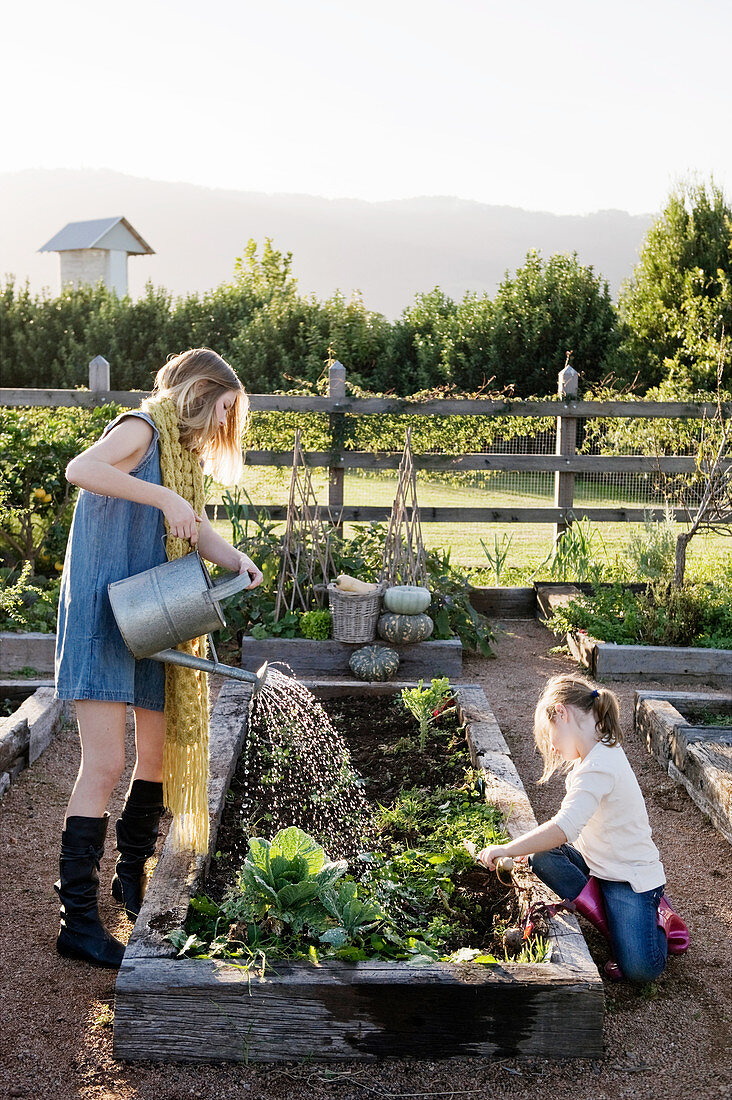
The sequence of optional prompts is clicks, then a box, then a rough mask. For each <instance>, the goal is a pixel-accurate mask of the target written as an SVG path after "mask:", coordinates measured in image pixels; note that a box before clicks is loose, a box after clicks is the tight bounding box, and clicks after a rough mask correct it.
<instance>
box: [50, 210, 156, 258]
mask: <svg viewBox="0 0 732 1100" xmlns="http://www.w3.org/2000/svg"><path fill="white" fill-rule="evenodd" d="M81 248H105V249H109V250H114V251H119V252H133V253H137V254H138V255H145V256H154V255H155V250H154V249H152V248H151V247H150V245H149V244H148V243H147V241H144V240H143V239H142V237H141V236H140V234H139V233H138V232H137V230H136V229H133V228H132V226H131V225H130V223H129V222H128V221H127V218H97V219H96V220H94V221H90V222H69V224H68V225H65V226H64V227H63V229H61V230H60V231H59V232H58V233H57V234H56V235H55V237H51V240H50V241H46V243H45V244H44V245H43V247H42V248H39V249H38V251H39V252H70V251H72V250H77V249H81Z"/></svg>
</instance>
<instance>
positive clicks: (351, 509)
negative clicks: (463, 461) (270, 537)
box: [206, 502, 686, 524]
mask: <svg viewBox="0 0 732 1100" xmlns="http://www.w3.org/2000/svg"><path fill="white" fill-rule="evenodd" d="M252 510H253V511H254V512H256V513H257V514H259V513H261V514H262V515H265V516H267V517H268V518H269V519H272V520H285V519H287V506H286V505H284V504H258V503H256V502H254V503H253V504H252ZM223 514H224V512H223V507H222V505H220V504H219V505H216V504H207V505H206V515H207V516H209V517H211V518H213V517H214V516H215V515H218V517H219V518H221V517H222V516H223ZM390 514H391V511H390V509H389V508H385V507H380V506H377V505H366V504H364V505H352V504H347V505H345V507H344V508H343V511H342V512H340V513H339V516H340V518H341V519H342V520H343V522H344V523H372V522H374V521H379V520H386V519H388V518H389V516H390ZM420 515H421V518H422V522H423V523H460V524H464V523H557V522H558V520H561V519H562V518H565V519H566V518H569V513H567V512H564V511H563V510H562V509H561V508H551V507H546V508H518V507H517V508H447V507H445V508H425V507H420ZM666 515H667V512H666V511H665V510H664V509H663V508H584V507H580V506H576V507H574V508H572V509H571V517H572V518H573V519H575V520H579V519H591V520H593V521H595V522H597V523H625V522H628V523H642V522H643V521H644V520H645V519H647V518H649V517H650V518H651V519H656V520H662V519H664V518H665V516H666ZM672 518H674V519H676V520H679V521H682V520H684V519H685V518H686V513H685V512H684V511H683V509H681V508H677V509H675V510H672Z"/></svg>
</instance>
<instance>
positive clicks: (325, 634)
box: [299, 608, 333, 641]
mask: <svg viewBox="0 0 732 1100" xmlns="http://www.w3.org/2000/svg"><path fill="white" fill-rule="evenodd" d="M299 626H300V633H301V634H302V636H303V638H312V639H314V640H316V641H325V639H326V638H330V635H331V630H332V628H333V617H332V615H331V613H330V611H328V610H327V608H323V609H322V610H317V611H303V613H302V615H301V616H300V623H299Z"/></svg>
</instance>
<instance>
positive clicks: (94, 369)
mask: <svg viewBox="0 0 732 1100" xmlns="http://www.w3.org/2000/svg"><path fill="white" fill-rule="evenodd" d="M89 389H90V390H91V391H92V393H100V392H102V391H106V392H109V389H110V385H109V363H108V362H107V360H106V359H105V358H104V356H103V355H95V356H94V358H93V359H92V361H91V363H90V364H89Z"/></svg>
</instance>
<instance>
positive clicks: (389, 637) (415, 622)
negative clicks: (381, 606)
mask: <svg viewBox="0 0 732 1100" xmlns="http://www.w3.org/2000/svg"><path fill="white" fill-rule="evenodd" d="M434 626H435V624H434V623H433V622H432V619H431V618H430V617H429V615H395V614H393V613H392V612H388V613H387V614H386V615H382V616H381V618H380V619H379V621H378V623H377V624H376V633H377V634H378V635H379V637H380V638H383V639H384V641H385V642H392V643H393V644H394V645H407V644H408V643H410V642H424V641H425V640H426V639H427V638H429V636H430V634H431V633H432V631H433V630H434Z"/></svg>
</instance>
